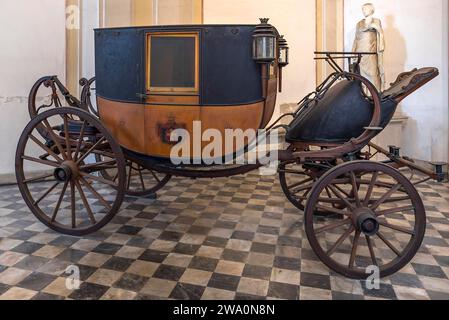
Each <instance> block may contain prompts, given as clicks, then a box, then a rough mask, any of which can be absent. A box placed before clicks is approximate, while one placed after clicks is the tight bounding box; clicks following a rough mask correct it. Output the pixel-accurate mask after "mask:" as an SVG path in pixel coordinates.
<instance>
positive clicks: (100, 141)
mask: <svg viewBox="0 0 449 320" xmlns="http://www.w3.org/2000/svg"><path fill="white" fill-rule="evenodd" d="M104 140H106V138H105V137H101V138H100V140H98V141H97V142H96V143H95V144H94V145H93V146H92V147H90V149H89V150H87V151H86V153H84V154H83V156H82V157H81V158H79V159H78V160H77V161H76V164H78V165H79V164H80V163H81V161H83V160H84V159H86V158H87V157H88V156H89V155H90V154H91V153H92V151H94V150H95V149H96V148H98V146H100V145H101V144H102V143H103V141H104Z"/></svg>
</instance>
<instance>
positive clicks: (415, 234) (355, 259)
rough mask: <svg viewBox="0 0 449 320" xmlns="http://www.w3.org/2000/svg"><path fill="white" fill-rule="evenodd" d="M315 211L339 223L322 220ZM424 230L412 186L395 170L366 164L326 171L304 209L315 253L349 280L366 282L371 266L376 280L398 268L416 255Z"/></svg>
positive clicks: (422, 214) (420, 207)
mask: <svg viewBox="0 0 449 320" xmlns="http://www.w3.org/2000/svg"><path fill="white" fill-rule="evenodd" d="M327 190H329V191H330V192H331V193H332V198H329V197H328V191H327ZM335 204H337V205H338V208H336V207H335V206H334V205H335ZM320 210H325V211H329V212H333V213H335V214H336V215H337V216H340V217H341V216H343V217H344V218H343V219H341V218H340V219H335V218H334V217H333V216H322V215H320V214H319V213H318V211H320ZM425 230H426V215H425V209H424V205H423V203H422V200H421V198H420V196H419V194H418V192H417V191H416V189H415V187H414V186H413V184H412V183H411V182H410V181H409V180H407V178H405V177H404V176H403V175H402V174H401V173H400V172H399V171H397V170H396V169H394V168H392V167H389V166H387V165H385V164H381V163H376V162H371V161H354V162H349V163H345V164H342V165H340V166H338V167H335V168H334V169H332V170H330V171H329V172H327V173H326V174H325V175H323V176H322V177H321V178H320V180H318V181H317V183H316V184H315V186H314V187H313V189H312V191H311V192H310V196H309V199H308V202H307V205H306V208H305V231H306V234H307V238H308V239H309V242H310V245H311V247H312V249H313V250H314V252H315V254H316V255H317V256H318V257H319V258H320V259H321V260H322V261H323V263H325V264H326V265H327V266H328V267H329V268H330V269H332V270H334V271H336V272H338V273H340V274H342V275H344V276H346V277H349V278H353V279H366V278H367V277H369V276H370V275H371V274H372V273H371V272H372V267H373V266H376V267H378V270H379V272H380V276H381V277H387V276H389V275H391V274H393V273H395V272H397V271H399V270H400V269H402V268H403V267H404V266H405V265H406V264H408V263H409V262H410V261H411V259H412V258H413V257H414V256H415V254H416V252H417V251H418V250H419V248H420V246H421V243H422V241H423V238H424V234H425Z"/></svg>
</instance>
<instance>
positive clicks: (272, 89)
mask: <svg viewBox="0 0 449 320" xmlns="http://www.w3.org/2000/svg"><path fill="white" fill-rule="evenodd" d="M277 90H278V79H277V78H272V79H270V80H268V85H267V98H266V100H265V112H264V115H263V121H262V128H265V127H266V126H267V125H268V123H270V121H271V118H272V117H273V113H274V109H275V108H276V97H277Z"/></svg>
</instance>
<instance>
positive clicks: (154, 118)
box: [144, 105, 200, 158]
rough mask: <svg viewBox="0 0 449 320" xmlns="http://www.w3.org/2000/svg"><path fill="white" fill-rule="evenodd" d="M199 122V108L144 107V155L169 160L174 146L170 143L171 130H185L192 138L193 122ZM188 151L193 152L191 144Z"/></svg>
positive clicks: (173, 143)
mask: <svg viewBox="0 0 449 320" xmlns="http://www.w3.org/2000/svg"><path fill="white" fill-rule="evenodd" d="M199 120H200V106H166V105H146V106H145V129H144V131H145V152H144V153H145V154H146V155H149V156H156V157H164V158H169V157H170V152H171V149H172V147H173V146H174V145H175V144H176V142H171V141H170V135H171V133H172V132H173V130H176V129H185V130H187V132H188V133H189V134H190V137H192V134H193V125H194V121H199ZM191 140H192V139H191ZM190 149H191V150H193V148H192V144H191V148H190Z"/></svg>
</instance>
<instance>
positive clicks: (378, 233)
mask: <svg viewBox="0 0 449 320" xmlns="http://www.w3.org/2000/svg"><path fill="white" fill-rule="evenodd" d="M377 236H378V237H379V238H380V239H381V240H382V241H383V242H384V243H385V244H386V245H387V247H388V248H390V249H391V251H393V252H394V253H395V254H396V255H397V256H398V257H401V256H402V253H401V252H400V251H399V250H398V249H396V248H395V246H394V245H393V244H392V243H391V242H390V241H388V239H387V238H385V236H384V235H383V234H382V233H380V232H377Z"/></svg>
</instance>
